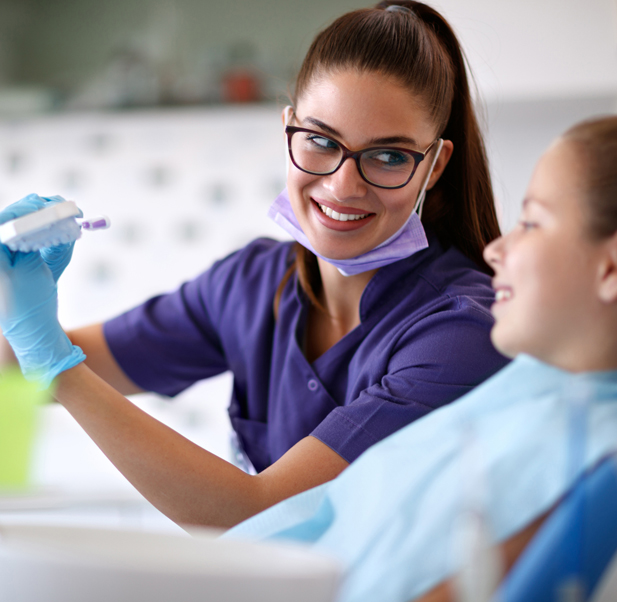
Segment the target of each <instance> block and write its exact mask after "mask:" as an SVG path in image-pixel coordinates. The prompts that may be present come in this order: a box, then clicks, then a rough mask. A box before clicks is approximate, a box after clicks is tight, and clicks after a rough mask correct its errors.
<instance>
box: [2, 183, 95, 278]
mask: <svg viewBox="0 0 617 602" xmlns="http://www.w3.org/2000/svg"><path fill="white" fill-rule="evenodd" d="M64 202H65V199H63V198H62V197H61V196H57V195H56V196H50V197H44V196H39V195H38V194H29V195H28V196H26V197H24V198H23V199H21V200H20V201H17V203H13V204H12V205H9V206H8V207H6V209H4V211H2V213H1V214H0V224H4V223H5V222H8V221H10V220H12V219H16V218H18V217H22V216H23V215H26V214H27V213H32V212H33V211H39V210H40V209H44V208H45V207H48V206H49V205H56V204H58V203H64ZM79 214H80V215H79V216H80V217H83V213H82V212H81V210H80V212H79ZM74 245H75V242H71V243H67V244H62V245H57V246H55V247H46V248H44V249H41V250H40V253H41V257H43V259H44V260H45V263H46V264H47V265H48V266H49V269H50V270H51V273H52V274H53V276H54V280H55V281H56V282H58V278H60V276H61V275H62V272H64V269H65V268H66V266H67V265H68V264H69V262H70V261H71V257H72V256H73V247H74Z"/></svg>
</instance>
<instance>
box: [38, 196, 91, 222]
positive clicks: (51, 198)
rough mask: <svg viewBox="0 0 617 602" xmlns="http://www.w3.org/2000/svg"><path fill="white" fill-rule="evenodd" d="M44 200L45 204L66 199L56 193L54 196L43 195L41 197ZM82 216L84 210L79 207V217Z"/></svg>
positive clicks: (61, 201) (62, 201) (63, 201)
mask: <svg viewBox="0 0 617 602" xmlns="http://www.w3.org/2000/svg"><path fill="white" fill-rule="evenodd" d="M41 198H42V199H43V200H44V201H46V203H47V204H49V205H57V204H58V203H65V202H66V199H65V198H64V197H61V196H60V195H58V194H56V195H54V196H43V197H41ZM77 209H79V207H77ZM83 216H84V212H83V211H82V210H81V209H79V217H83Z"/></svg>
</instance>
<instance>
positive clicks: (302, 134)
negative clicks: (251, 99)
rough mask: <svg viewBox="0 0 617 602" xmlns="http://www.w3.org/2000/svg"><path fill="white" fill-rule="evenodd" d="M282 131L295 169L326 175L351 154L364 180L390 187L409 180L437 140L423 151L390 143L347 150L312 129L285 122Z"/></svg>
mask: <svg viewBox="0 0 617 602" xmlns="http://www.w3.org/2000/svg"><path fill="white" fill-rule="evenodd" d="M285 133H286V134H287V146H288V148H289V157H290V158H291V161H292V162H293V164H294V165H295V166H296V167H297V168H298V169H299V170H301V171H303V172H305V173H310V174H312V175H315V176H329V175H330V174H333V173H334V172H335V171H336V170H337V169H339V168H340V167H341V165H343V163H344V162H345V161H346V160H347V159H350V158H351V159H354V161H355V162H356V166H357V167H358V172H359V173H360V176H361V177H362V179H363V180H364V181H365V182H367V183H369V184H371V185H372V186H377V188H390V189H391V188H402V187H403V186H406V185H407V184H409V181H410V180H411V178H413V175H414V173H416V169H417V168H418V165H420V163H421V162H422V161H423V160H424V158H425V157H426V155H427V154H428V153H429V151H430V150H431V149H432V148H433V146H434V145H435V143H436V142H437V141H438V140H439V138H436V139H435V140H433V142H431V144H430V145H429V146H428V148H427V149H426V150H425V151H423V152H420V151H412V150H409V149H406V148H397V147H391V146H375V147H370V148H364V149H362V150H358V151H350V150H349V149H348V148H346V147H345V146H344V145H343V144H341V143H340V142H337V141H336V140H333V139H332V138H329V137H328V136H324V134H322V133H321V132H316V131H315V130H309V129H306V128H299V127H295V126H292V125H288V126H286V127H285Z"/></svg>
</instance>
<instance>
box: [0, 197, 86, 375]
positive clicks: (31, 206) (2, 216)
mask: <svg viewBox="0 0 617 602" xmlns="http://www.w3.org/2000/svg"><path fill="white" fill-rule="evenodd" d="M33 197H36V195H30V196H28V197H26V198H25V199H22V200H21V201H18V202H17V203H14V204H13V205H10V206H9V207H7V208H6V209H5V210H4V211H1V212H0V223H4V222H6V221H8V220H10V219H14V218H16V217H21V216H22V215H26V214H27V213H31V212H32V211H36V210H37V209H40V208H41V207H42V206H44V205H42V203H44V201H42V200H40V197H36V198H33ZM67 246H68V245H67ZM55 259H56V260H58V257H56V258H55ZM68 260H70V254H69V257H68ZM68 260H66V254H65V255H64V256H62V257H61V258H60V260H59V261H56V263H55V268H56V273H57V276H59V275H60V274H61V273H62V270H63V269H64V267H66V264H67V263H68ZM0 272H1V273H2V275H3V276H4V277H3V278H2V284H3V286H4V287H6V288H7V289H8V291H6V292H7V293H8V295H7V296H8V298H7V302H6V304H5V305H6V307H5V308H4V309H3V311H2V313H0V329H1V330H2V333H3V335H4V336H5V338H6V339H7V341H8V342H9V344H10V345H11V347H12V348H13V351H14V352H15V355H16V357H17V360H18V361H19V365H20V367H21V369H22V372H23V373H24V376H25V377H26V378H27V379H29V380H39V381H40V382H41V384H42V385H43V386H45V387H47V386H49V385H50V383H51V381H52V380H53V379H54V378H55V377H56V376H57V375H58V374H60V372H63V371H64V370H68V369H69V368H72V367H73V366H76V365H77V364H79V363H80V362H82V361H83V360H84V359H85V358H86V356H85V355H84V353H83V352H82V350H81V349H80V348H79V347H76V346H75V345H73V344H72V343H71V342H70V340H69V338H68V337H67V336H66V334H65V333H64V331H63V330H62V327H61V326H60V324H59V322H58V295H57V287H56V277H55V276H54V274H53V273H52V269H51V268H50V266H48V265H47V264H46V263H45V261H44V260H43V257H42V255H41V252H38V251H36V252H32V253H21V252H13V251H11V250H10V249H9V248H8V247H7V246H6V245H2V244H0Z"/></svg>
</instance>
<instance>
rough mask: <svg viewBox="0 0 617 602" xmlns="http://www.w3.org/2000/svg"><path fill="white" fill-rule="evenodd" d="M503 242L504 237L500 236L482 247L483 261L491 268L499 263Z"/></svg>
mask: <svg viewBox="0 0 617 602" xmlns="http://www.w3.org/2000/svg"><path fill="white" fill-rule="evenodd" d="M504 242H505V237H504V236H500V237H499V238H496V239H495V240H493V241H492V242H490V243H489V244H488V245H486V247H484V251H483V253H482V255H483V257H484V261H486V263H488V265H490V266H491V267H493V268H494V267H495V266H496V265H498V264H499V262H500V261H501V258H502V256H503V250H504Z"/></svg>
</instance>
